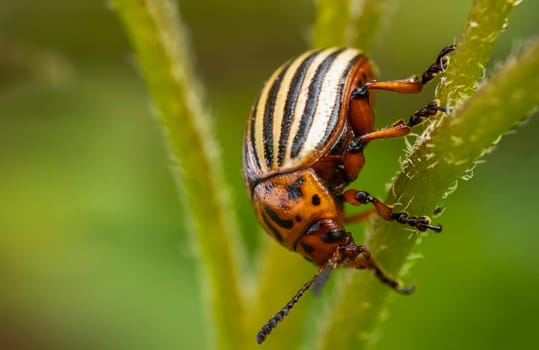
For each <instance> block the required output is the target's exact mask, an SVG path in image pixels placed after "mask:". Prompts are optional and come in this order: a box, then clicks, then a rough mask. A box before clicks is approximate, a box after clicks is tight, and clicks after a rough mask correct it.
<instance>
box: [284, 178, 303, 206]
mask: <svg viewBox="0 0 539 350" xmlns="http://www.w3.org/2000/svg"><path fill="white" fill-rule="evenodd" d="M286 193H287V194H288V199H290V200H292V201H295V200H298V199H300V198H301V197H303V193H302V192H301V185H300V184H299V183H298V182H297V181H296V182H294V183H291V184H290V185H288V186H287V187H286Z"/></svg>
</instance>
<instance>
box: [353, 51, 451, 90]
mask: <svg viewBox="0 0 539 350" xmlns="http://www.w3.org/2000/svg"><path fill="white" fill-rule="evenodd" d="M454 50H455V45H450V46H447V47H444V48H443V49H442V50H441V51H440V53H438V56H437V57H436V61H435V62H434V63H433V64H431V65H430V66H429V67H428V68H427V69H426V70H425V71H424V72H423V74H422V75H421V79H420V78H419V77H418V76H417V75H413V76H412V77H410V78H408V79H402V80H387V81H371V82H367V83H365V85H363V86H360V87H358V88H356V89H355V90H354V91H352V98H356V99H362V98H367V97H368V96H369V91H370V90H385V91H393V92H399V93H403V94H415V93H418V92H420V91H421V90H422V89H423V85H425V84H427V83H428V82H429V81H431V80H432V79H433V78H434V77H435V76H436V75H437V74H438V73H440V72H443V71H444V70H445V69H446V68H447V64H448V58H447V55H448V54H449V53H451V52H452V51H454Z"/></svg>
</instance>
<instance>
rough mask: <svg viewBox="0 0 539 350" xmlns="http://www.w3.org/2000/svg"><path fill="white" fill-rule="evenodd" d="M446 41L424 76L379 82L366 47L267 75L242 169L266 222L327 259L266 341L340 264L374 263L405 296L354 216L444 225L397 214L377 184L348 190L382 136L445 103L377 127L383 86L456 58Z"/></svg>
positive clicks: (319, 259) (407, 127) (285, 240)
mask: <svg viewBox="0 0 539 350" xmlns="http://www.w3.org/2000/svg"><path fill="white" fill-rule="evenodd" d="M453 50H454V46H448V47H446V48H444V49H443V50H442V51H440V53H439V54H438V57H437V58H436V61H435V62H434V63H433V64H431V65H430V67H428V69H427V70H426V71H425V72H424V73H423V75H422V76H421V79H420V78H419V77H418V76H412V77H411V78H408V79H403V80H388V81H376V80H374V74H373V66H372V63H371V62H370V61H369V60H368V59H367V57H366V56H364V55H363V54H361V52H359V51H358V50H355V49H347V48H330V49H323V50H313V51H308V52H306V53H304V54H302V55H300V56H298V57H296V58H294V59H291V60H290V61H288V62H286V63H285V64H283V65H282V66H280V67H279V68H278V69H277V70H276V71H275V72H274V73H273V74H272V75H271V77H270V78H269V79H268V80H267V81H266V83H265V84H264V86H263V87H262V90H261V92H260V93H259V95H258V97H257V98H256V102H255V103H254V105H253V106H252V107H251V111H250V114H249V118H248V121H247V128H246V131H245V135H244V142H243V176H244V179H245V185H246V187H247V190H248V192H249V196H250V199H251V202H252V204H253V207H254V209H255V212H256V216H257V219H258V221H259V223H260V225H261V226H262V227H263V228H264V229H265V231H266V232H267V233H268V235H270V236H271V237H272V238H273V239H275V240H276V241H277V242H278V243H279V244H281V245H282V246H284V247H285V248H287V249H289V250H292V251H295V252H297V253H299V254H300V255H301V256H303V257H304V258H305V259H307V260H308V261H311V262H312V263H314V264H315V265H317V266H318V267H319V270H318V273H317V274H316V275H315V276H314V277H313V278H312V279H311V280H309V281H308V282H307V283H306V284H305V285H304V286H303V287H302V288H301V289H300V290H299V291H298V292H297V293H296V294H295V295H294V297H293V298H292V299H291V300H290V301H289V302H288V303H287V304H286V305H285V306H284V307H283V308H282V309H281V310H280V311H279V312H277V313H276V314H275V315H274V316H273V317H272V318H270V319H269V321H267V322H266V324H265V325H264V326H263V327H262V329H261V330H260V332H259V333H258V334H257V337H256V341H257V343H261V342H263V341H264V340H265V339H266V337H267V336H268V335H269V334H270V333H271V332H272V329H273V328H275V327H276V326H277V324H278V323H279V322H280V321H282V320H283V318H284V317H285V316H286V315H287V314H288V313H289V312H290V310H291V309H292V307H293V306H294V305H295V304H296V303H297V301H298V300H299V298H300V297H301V296H302V295H304V293H305V292H306V291H307V290H308V289H309V288H311V286H312V290H313V291H314V292H317V291H320V289H321V288H322V285H323V284H324V282H325V281H326V280H327V278H328V277H329V274H330V272H331V271H332V270H333V269H335V268H337V267H351V268H357V269H370V270H372V271H373V272H374V274H375V276H376V277H377V278H378V279H379V280H380V281H381V282H382V283H385V284H386V285H388V286H389V287H391V288H392V289H394V290H395V291H397V292H400V293H403V294H409V293H411V292H412V291H413V288H411V287H410V288H402V287H401V285H400V283H399V281H397V280H395V279H393V278H391V277H390V276H388V275H386V274H385V273H384V272H383V270H382V269H381V268H380V267H379V266H378V265H377V263H376V261H375V258H374V257H372V256H371V254H370V252H369V251H368V250H367V248H366V247H364V246H362V245H357V244H356V243H355V242H354V238H353V237H352V234H351V233H350V232H348V231H347V230H346V227H345V223H352V222H357V221H361V220H364V219H365V218H367V217H369V215H370V213H373V212H376V213H377V214H378V215H379V216H380V217H382V218H383V219H385V220H388V221H395V222H397V223H399V224H403V225H406V226H411V227H415V228H416V229H417V230H418V231H426V230H427V229H430V230H433V231H435V232H440V231H441V230H442V227H441V226H437V225H432V224H431V223H430V219H429V218H428V217H427V216H420V217H417V216H409V215H408V213H406V212H394V211H393V207H392V206H391V205H387V204H385V203H384V202H382V201H380V200H379V199H377V198H375V197H374V196H372V195H370V194H369V193H368V192H366V191H363V190H356V189H347V190H345V187H346V186H347V185H349V184H350V183H351V182H352V181H353V180H354V179H355V178H356V177H357V176H358V175H359V173H360V172H361V170H362V169H363V166H364V164H365V156H364V154H363V150H364V147H365V146H366V145H367V144H368V143H369V142H371V141H373V140H377V139H386V138H395V137H401V136H405V135H407V134H409V133H410V131H411V129H412V127H413V126H415V125H417V124H419V123H421V122H422V121H423V120H425V119H426V118H429V117H432V116H435V115H436V114H437V113H438V112H440V111H445V108H444V107H440V106H438V105H437V102H436V101H433V102H431V103H429V104H428V105H427V106H425V107H423V108H421V109H419V110H418V111H417V112H416V113H414V114H412V116H411V117H410V119H409V120H408V122H406V121H404V120H403V119H401V120H398V121H396V122H394V123H393V124H391V125H389V126H386V127H383V128H380V129H377V130H374V112H373V109H372V104H373V102H374V92H375V91H376V90H386V91H393V92H400V93H417V92H419V91H421V89H422V87H423V85H424V84H425V83H426V82H428V81H429V80H431V79H432V78H434V76H435V75H437V74H438V73H440V72H442V71H443V70H444V69H445V67H446V66H447V62H448V61H447V57H446V55H447V54H448V53H450V52H451V51H453ZM345 204H348V205H353V206H361V205H365V204H372V205H373V206H374V210H372V211H367V212H366V213H359V214H353V215H346V214H345Z"/></svg>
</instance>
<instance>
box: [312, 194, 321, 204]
mask: <svg viewBox="0 0 539 350" xmlns="http://www.w3.org/2000/svg"><path fill="white" fill-rule="evenodd" d="M311 202H312V203H313V205H315V206H319V205H320V196H319V195H317V194H315V195H313V198H311Z"/></svg>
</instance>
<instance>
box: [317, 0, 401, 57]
mask: <svg viewBox="0 0 539 350" xmlns="http://www.w3.org/2000/svg"><path fill="white" fill-rule="evenodd" d="M393 2H394V1H393V0H378V1H369V0H317V1H316V4H317V6H316V7H317V8H316V14H317V17H316V21H315V26H314V36H313V38H314V40H313V47H315V48H325V47H331V46H350V47H355V48H358V49H361V50H363V51H364V52H366V53H368V52H369V50H370V49H371V48H372V45H373V43H374V40H375V38H376V34H377V33H378V30H379V29H380V28H381V27H382V25H381V24H382V21H383V20H384V19H385V18H388V16H387V13H388V11H389V9H390V8H391V7H392V6H391V5H392V3H393Z"/></svg>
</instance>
